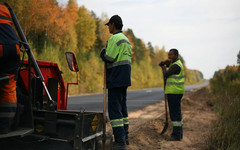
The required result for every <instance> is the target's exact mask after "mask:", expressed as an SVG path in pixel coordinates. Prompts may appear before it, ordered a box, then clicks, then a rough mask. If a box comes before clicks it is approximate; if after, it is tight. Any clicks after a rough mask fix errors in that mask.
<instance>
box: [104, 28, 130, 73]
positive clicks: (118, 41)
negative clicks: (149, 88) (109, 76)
mask: <svg viewBox="0 0 240 150" xmlns="http://www.w3.org/2000/svg"><path fill="white" fill-rule="evenodd" d="M131 55H132V46H131V44H130V42H129V40H128V38H127V37H126V36H125V35H124V34H123V33H117V34H114V35H112V36H111V37H110V39H109V40H108V44H107V48H106V54H105V56H104V57H105V58H106V59H107V60H108V61H110V62H113V63H108V64H107V68H108V69H109V68H113V67H116V66H120V65H125V64H131Z"/></svg>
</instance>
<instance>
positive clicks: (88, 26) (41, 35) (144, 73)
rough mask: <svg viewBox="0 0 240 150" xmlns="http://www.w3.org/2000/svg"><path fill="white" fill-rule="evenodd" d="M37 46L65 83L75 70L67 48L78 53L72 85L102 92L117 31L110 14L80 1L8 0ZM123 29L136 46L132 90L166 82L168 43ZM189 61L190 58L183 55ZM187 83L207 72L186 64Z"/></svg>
mask: <svg viewBox="0 0 240 150" xmlns="http://www.w3.org/2000/svg"><path fill="white" fill-rule="evenodd" d="M8 3H9V4H10V5H11V6H12V7H13V9H14V11H15V13H16V15H17V17H18V20H19V22H20V24H21V27H22V29H23V31H24V33H25V35H26V37H27V39H28V42H29V43H30V45H31V49H32V51H33V53H34V55H35V57H36V59H40V60H44V61H51V62H55V63H58V65H59V68H60V70H61V71H62V72H63V78H64V80H65V82H74V81H75V80H76V79H75V76H76V75H75V73H73V72H70V71H69V70H68V66H67V63H66V59H65V52H66V51H71V52H74V53H75V55H76V58H77V61H78V64H79V69H80V71H79V72H78V78H79V83H80V84H79V86H70V91H69V93H70V94H79V93H88V92H101V91H102V86H103V63H102V60H101V59H100V57H99V53H100V50H101V49H102V48H103V47H105V46H106V43H107V40H108V39H109V38H110V36H111V34H110V33H109V31H108V28H107V27H106V26H105V25H104V24H105V23H106V22H107V21H108V16H107V14H104V13H103V14H102V15H101V17H97V16H96V14H95V13H94V12H93V11H89V10H88V9H87V8H86V7H85V6H80V7H78V5H77V2H76V0H69V1H68V4H67V5H66V6H64V5H61V6H60V5H59V4H58V3H57V1H56V0H18V1H13V0H8ZM123 33H124V34H125V35H126V36H127V37H128V39H129V41H130V43H131V45H132V47H133V56H132V86H131V87H130V88H131V89H139V88H150V87H160V86H163V84H162V72H161V69H160V67H159V66H158V64H159V62H160V61H162V60H165V59H167V52H166V50H165V47H164V46H162V48H159V47H158V46H153V45H152V44H151V42H148V43H147V44H145V42H144V41H143V40H141V39H140V38H138V37H136V36H135V34H134V32H133V30H132V29H127V30H126V31H123ZM182 61H183V62H184V59H182ZM185 72H186V84H193V83H199V82H201V81H203V76H202V74H201V73H200V72H199V71H195V70H189V69H187V68H186V66H185Z"/></svg>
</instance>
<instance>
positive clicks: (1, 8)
mask: <svg viewBox="0 0 240 150" xmlns="http://www.w3.org/2000/svg"><path fill="white" fill-rule="evenodd" d="M0 23H4V24H8V25H10V26H12V25H13V22H12V17H11V14H10V12H9V10H8V8H7V7H6V6H5V5H3V4H1V3H0Z"/></svg>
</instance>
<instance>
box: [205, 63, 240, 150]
mask: <svg viewBox="0 0 240 150" xmlns="http://www.w3.org/2000/svg"><path fill="white" fill-rule="evenodd" d="M210 87H211V91H212V93H213V97H214V98H213V99H212V100H213V103H214V106H215V111H216V112H217V114H218V115H219V120H218V121H217V122H215V123H214V124H213V130H212V133H211V136H210V139H209V143H208V148H207V149H208V150H238V149H239V148H240V92H239V91H240V66H227V67H226V68H225V69H224V70H219V71H218V72H217V73H215V75H214V77H213V78H212V79H211V80H210Z"/></svg>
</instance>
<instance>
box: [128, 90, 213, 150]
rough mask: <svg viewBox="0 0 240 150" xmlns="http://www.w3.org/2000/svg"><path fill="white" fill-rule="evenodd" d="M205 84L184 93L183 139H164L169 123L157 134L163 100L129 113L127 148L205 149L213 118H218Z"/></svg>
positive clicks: (168, 131)
mask: <svg viewBox="0 0 240 150" xmlns="http://www.w3.org/2000/svg"><path fill="white" fill-rule="evenodd" d="M209 97H210V96H209V93H208V89H207V88H206V87H204V88H200V89H195V90H192V91H189V92H187V93H186V94H185V95H184V97H183V99H182V115H183V123H184V125H183V139H182V141H171V142H170V141H166V140H165V138H166V136H169V135H170V134H171V130H172V125H171V122H170V121H169V128H168V130H167V132H166V133H165V134H164V135H160V133H161V131H162V129H163V126H164V121H165V114H164V101H162V102H161V103H157V104H154V105H151V106H148V107H146V108H144V109H142V110H139V111H137V112H133V113H131V114H129V123H130V129H129V132H130V133H129V138H130V145H129V146H128V150H186V149H188V150H202V149H204V148H205V146H206V143H207V139H208V137H209V134H210V132H209V131H210V130H211V123H212V121H214V120H216V119H217V116H216V115H215V114H214V112H213V107H212V103H211V102H210V98H209Z"/></svg>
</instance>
